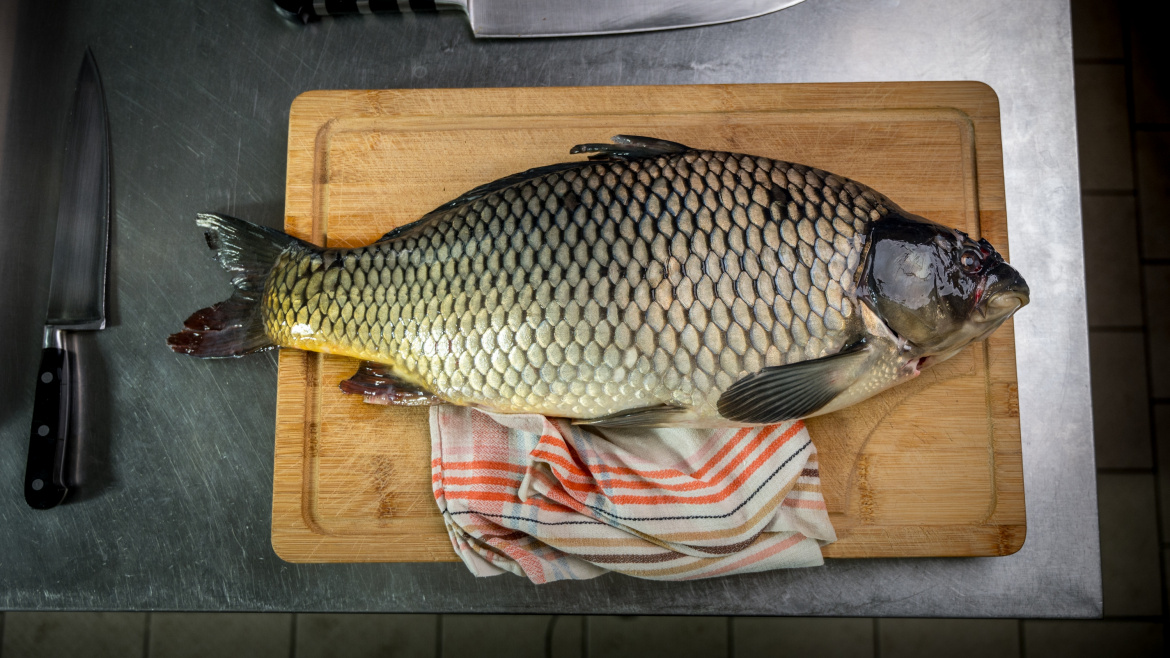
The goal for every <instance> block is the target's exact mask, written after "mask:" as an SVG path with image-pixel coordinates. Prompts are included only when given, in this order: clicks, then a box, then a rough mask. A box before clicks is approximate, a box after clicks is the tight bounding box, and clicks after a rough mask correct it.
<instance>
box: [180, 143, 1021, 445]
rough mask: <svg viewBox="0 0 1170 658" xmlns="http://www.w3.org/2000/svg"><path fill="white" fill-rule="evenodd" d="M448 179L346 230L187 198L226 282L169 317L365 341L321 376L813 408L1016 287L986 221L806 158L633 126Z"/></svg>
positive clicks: (246, 347)
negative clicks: (278, 222)
mask: <svg viewBox="0 0 1170 658" xmlns="http://www.w3.org/2000/svg"><path fill="white" fill-rule="evenodd" d="M613 141H614V144H583V145H579V146H576V147H574V148H573V149H572V150H571V153H589V154H591V156H590V159H588V160H581V161H577V162H568V163H563V164H557V165H552V166H547V167H540V168H536V169H531V170H529V171H525V172H523V173H519V174H515V175H512V176H508V177H505V178H502V179H500V180H497V181H494V182H492V183H488V184H486V185H483V186H481V187H478V188H475V189H473V190H471V191H470V192H467V193H466V194H464V195H463V196H461V197H459V198H457V199H455V200H453V201H451V202H449V203H446V204H444V205H442V206H440V207H439V208H437V209H435V210H434V211H432V212H430V213H428V214H426V215H425V216H423V217H422V218H421V219H419V220H418V221H416V222H414V223H412V224H409V225H406V226H402V227H400V228H397V229H394V230H393V231H390V232H389V233H387V234H386V235H385V236H383V237H382V238H381V239H380V240H378V241H377V242H375V243H373V244H371V245H369V246H366V247H361V248H358V249H323V248H320V247H317V246H314V245H312V244H309V243H306V242H303V241H301V240H297V239H295V238H292V237H290V236H288V235H285V234H284V233H281V232H279V231H275V230H272V229H268V228H263V227H259V226H256V225H253V224H250V223H248V222H244V221H242V220H239V219H234V218H231V217H225V216H222V215H210V214H203V215H200V216H199V219H198V224H199V225H200V226H201V227H203V228H205V229H207V231H208V232H207V241H208V244H209V245H210V246H211V247H212V249H214V250H215V253H216V256H217V258H218V260H219V262H220V263H221V264H222V265H223V267H224V268H226V269H227V270H228V271H229V272H231V273H233V275H234V279H233V284H234V285H235V288H236V291H235V293H234V294H233V295H232V297H231V298H230V299H228V300H227V301H224V302H221V303H219V304H216V305H215V306H212V307H210V308H206V309H203V310H201V311H198V312H196V313H195V314H194V315H192V316H191V317H190V318H188V319H187V321H186V323H185V328H184V329H183V330H182V331H181V332H179V333H176V334H174V335H172V336H171V337H170V338H169V339H168V343H169V344H170V346H171V348H172V349H174V350H175V351H177V352H183V353H187V354H192V355H195V356H201V357H222V356H238V355H241V354H246V353H248V352H252V351H256V350H260V349H264V348H268V347H272V346H275V345H281V346H288V347H296V348H300V349H305V350H314V351H319V352H328V353H333V354H343V355H347V356H352V357H356V358H359V359H362V360H364V361H365V362H364V363H363V364H362V365H361V367H360V369H359V371H358V373H357V374H356V375H355V376H354V377H353V378H351V379H349V380H347V381H345V382H342V385H341V386H342V388H343V389H344V390H346V391H348V392H353V393H362V394H365V395H366V396H367V398H368V399H369V400H370V401H375V402H382V403H388V404H434V403H441V402H443V403H452V404H461V405H472V406H476V407H480V408H483V409H487V410H491V411H496V412H515V413H540V414H545V415H549V416H560V417H567V418H572V419H576V420H577V421H578V422H582V423H592V424H596V425H608V426H620V425H642V426H664V425H691V426H726V425H748V424H761V423H774V422H778V421H781V420H786V419H794V418H802V417H807V416H814V415H818V414H823V413H828V412H830V411H834V410H836V409H840V408H842V407H845V406H847V405H850V404H853V403H856V402H859V401H861V400H864V399H866V398H868V397H870V396H872V395H874V394H876V393H878V392H880V391H882V390H885V389H887V388H889V387H890V386H893V385H895V384H897V383H899V382H902V381H905V380H907V379H909V378H912V377H914V376H916V375H917V374H918V373H919V372H920V371H921V370H922V369H923V368H924V367H927V366H928V365H930V364H932V363H936V362H939V361H942V360H944V359H947V358H950V357H951V356H953V355H955V354H956V353H958V352H959V351H960V350H961V349H962V348H963V347H965V346H966V345H968V344H969V343H971V342H973V341H977V340H981V339H983V338H986V337H987V336H988V335H989V334H990V333H991V332H992V331H994V330H995V329H996V327H998V326H999V325H1000V324H1001V323H1003V321H1004V320H1006V319H1007V318H1008V317H1009V316H1011V315H1012V313H1014V312H1015V311H1016V310H1017V309H1019V308H1020V307H1022V306H1023V305H1025V304H1027V303H1028V298H1029V297H1028V295H1029V291H1028V286H1027V284H1026V283H1025V282H1024V280H1023V278H1022V277H1021V276H1020V275H1019V274H1018V273H1017V272H1016V271H1015V270H1014V269H1012V267H1011V266H1010V265H1008V264H1007V263H1006V262H1004V260H1003V258H1002V257H1000V255H999V254H998V253H997V252H996V251H995V249H994V248H993V247H992V246H991V245H990V244H988V243H987V241H986V240H979V241H975V240H973V239H972V238H970V237H968V236H967V235H966V234H965V233H963V232H961V231H957V230H954V229H951V228H947V227H945V226H941V225H939V224H935V223H933V222H930V221H928V220H926V219H924V218H922V217H918V216H915V215H912V214H910V213H907V212H906V211H904V210H902V209H901V208H899V207H898V206H897V205H896V204H895V203H893V202H892V201H890V200H889V199H888V198H886V197H885V196H883V195H881V194H879V193H877V192H875V191H874V190H872V189H870V188H868V187H866V186H865V185H862V184H860V183H857V182H855V181H852V180H849V179H847V178H843V177H841V176H837V175H834V174H831V173H828V172H825V171H821V170H819V169H815V168H812V167H807V166H804V165H800V164H794V163H789V162H783V161H779V160H771V159H768V158H762V157H756V156H750V155H741V154H737V153H726V152H721V151H705V150H699V149H693V148H690V147H687V146H684V145H682V144H677V143H674V142H668V141H663V140H657V139H652V138H647V137H633V136H618V137H615V138H614V140H613Z"/></svg>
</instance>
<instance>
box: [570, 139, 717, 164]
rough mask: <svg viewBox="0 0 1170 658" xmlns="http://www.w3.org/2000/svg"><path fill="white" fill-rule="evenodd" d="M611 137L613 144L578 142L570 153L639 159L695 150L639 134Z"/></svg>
mask: <svg viewBox="0 0 1170 658" xmlns="http://www.w3.org/2000/svg"><path fill="white" fill-rule="evenodd" d="M610 139H611V140H612V141H613V144H578V145H576V146H574V147H573V148H572V149H570V150H569V153H572V154H577V153H590V154H591V155H590V156H589V159H590V160H638V159H640V158H656V157H658V156H660V155H674V154H676V153H684V152H686V151H693V150H694V149H692V148H691V147H689V146H687V145H685V144H679V143H678V142H668V141H667V140H665V139H655V138H653V137H639V136H638V135H614V136H613V137H611V138H610Z"/></svg>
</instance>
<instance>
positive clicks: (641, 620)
mask: <svg viewBox="0 0 1170 658" xmlns="http://www.w3.org/2000/svg"><path fill="white" fill-rule="evenodd" d="M727 625H728V620H727V618H726V617H589V619H588V621H587V622H586V628H585V633H586V635H587V638H586V642H587V644H588V646H589V658H601V657H604V658H691V657H692V656H693V657H694V658H718V657H720V656H726V655H727V653H728V646H727V628H728V626H727Z"/></svg>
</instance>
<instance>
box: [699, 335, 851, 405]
mask: <svg viewBox="0 0 1170 658" xmlns="http://www.w3.org/2000/svg"><path fill="white" fill-rule="evenodd" d="M868 359H869V348H868V347H867V346H865V345H858V346H856V347H852V348H849V349H846V350H844V351H841V352H838V353H837V354H834V355H832V356H826V357H823V358H820V359H813V360H811V361H801V362H800V363H790V364H788V365H783V366H772V367H770V368H764V369H763V370H761V371H759V372H757V373H755V374H752V375H748V376H747V377H744V378H743V379H741V380H739V381H737V382H735V383H734V384H732V385H731V387H730V388H728V389H727V390H726V391H724V392H723V395H721V396H720V397H719V402H718V403H717V405H716V408H717V409H718V410H719V413H720V415H722V416H723V417H724V418H726V419H728V420H733V421H735V422H738V423H758V424H767V423H779V422H781V421H785V420H794V419H796V418H805V417H807V416H811V415H812V414H814V413H816V412H817V410H819V409H821V408H823V407H824V406H825V405H827V404H829V403H830V402H832V401H833V398H835V397H837V396H838V395H840V394H841V393H842V392H843V391H844V390H845V389H847V388H849V387H850V386H851V385H852V384H853V383H854V382H856V381H857V379H858V378H859V377H860V376H861V374H862V367H863V366H864V365H865V362H866V361H867V360H868Z"/></svg>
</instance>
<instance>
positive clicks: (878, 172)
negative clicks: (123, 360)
mask: <svg viewBox="0 0 1170 658" xmlns="http://www.w3.org/2000/svg"><path fill="white" fill-rule="evenodd" d="M619 133H628V134H644V135H650V136H654V137H659V138H663V139H670V140H674V141H679V142H683V143H685V144H689V145H692V146H696V147H701V148H709V149H723V150H731V151H738V152H744V153H750V154H753V155H762V156H768V157H773V158H777V159H782V160H789V161H794V162H800V163H803V164H808V165H812V166H816V167H820V168H822V169H826V170H828V171H832V172H834V173H837V174H840V175H843V176H848V177H850V178H854V179H856V180H859V181H861V182H863V183H866V184H868V185H871V186H872V187H874V188H875V189H877V190H879V191H881V192H883V193H885V194H886V195H888V196H889V197H890V198H892V199H893V200H894V201H895V202H897V203H899V204H900V205H901V206H902V207H904V208H906V209H907V210H909V211H911V212H914V213H918V214H921V215H924V216H926V217H929V218H931V219H934V220H935V221H938V222H941V223H944V224H948V225H951V226H955V227H957V228H960V229H962V230H965V231H967V232H968V233H970V234H971V235H972V236H974V237H986V238H987V239H988V240H990V241H991V242H992V244H994V245H995V246H996V247H997V248H998V249H999V250H1000V252H1001V253H1003V254H1004V255H1005V256H1007V215H1006V212H1005V205H1004V180H1003V163H1002V146H1001V143H1000V126H999V104H998V101H997V99H996V96H995V93H994V92H993V91H992V90H991V88H990V87H987V86H986V85H983V84H981V83H977V82H927V83H856V84H808V85H705V86H675V87H592V88H541V89H430V90H383V91H315V92H308V93H305V94H302V95H301V96H300V97H298V98H297V99H296V101H294V103H293V105H292V108H291V111H290V116H289V147H288V180H287V193H286V206H285V229H286V230H287V231H288V232H289V233H290V234H292V235H295V236H297V237H300V238H304V239H306V240H310V241H312V242H314V243H317V244H327V245H329V246H331V247H338V246H341V247H352V246H358V245H363V244H367V243H369V242H372V241H374V240H376V239H377V238H378V237H379V236H381V235H382V234H383V233H385V232H387V231H389V230H390V229H391V228H394V227H395V226H400V225H402V224H406V223H408V222H410V221H413V220H414V219H417V218H418V217H419V216H421V215H422V214H423V213H425V212H427V211H428V210H430V209H432V208H434V207H436V206H438V205H440V204H442V203H444V202H446V201H448V200H450V199H451V198H454V197H455V196H458V195H459V194H460V193H462V192H463V191H465V190H468V189H470V188H472V187H475V186H477V185H479V184H482V183H484V182H487V181H490V180H494V179H496V178H499V177H500V176H503V175H506V174H510V173H514V172H516V171H520V170H523V169H527V168H529V167H535V166H539V165H543V164H552V163H554V162H563V161H565V160H568V159H571V157H570V156H568V149H569V148H570V147H571V146H572V145H574V144H578V143H583V142H597V141H606V140H608V138H609V137H610V136H611V135H615V134H619ZM1025 274H1026V273H1025ZM356 366H357V362H356V361H355V360H353V359H348V358H342V357H335V356H329V355H321V354H314V353H307V352H300V351H296V350H283V351H282V352H281V354H280V366H279V374H278V395H277V425H276V459H275V477H274V487H273V505H272V544H273V547H274V549H275V550H276V552H277V554H278V555H280V557H282V558H283V559H285V560H288V561H291V562H417V561H424V562H425V561H446V560H455V559H456V557H455V554H454V552H453V551H452V549H451V545H450V543H449V541H448V539H447V534H446V530H445V528H444V526H443V521H442V518H441V517H440V516H439V514H438V511H437V508H436V506H435V502H434V497H433V495H432V494H431V487H430V478H431V468H430V437H429V431H428V425H427V412H426V410H425V409H419V408H386V407H378V406H372V405H366V404H364V403H362V401H361V400H360V399H359V398H356V397H354V396H347V395H344V394H342V393H341V392H340V391H339V390H338V388H337V384H338V383H339V382H340V381H341V380H343V379H345V378H347V377H349V376H350V375H351V374H352V373H353V372H354V370H355V368H356ZM1018 409H1019V406H1018V402H1017V395H1016V370H1015V351H1014V337H1013V329H1012V324H1011V322H1008V323H1007V324H1005V325H1004V326H1003V327H1002V328H1001V329H1000V330H999V331H997V332H996V333H995V334H994V335H993V336H992V337H991V338H990V339H989V340H988V341H986V342H985V343H982V344H978V345H974V346H971V347H969V348H968V349H966V350H964V351H963V352H962V353H961V354H959V355H958V356H956V357H955V358H954V359H952V360H950V361H948V362H945V363H943V364H940V365H938V366H936V367H935V368H933V369H931V370H928V371H926V372H925V373H924V374H923V375H922V376H920V377H918V378H917V379H915V380H913V381H911V382H909V383H907V384H904V385H902V386H900V387H897V388H895V389H893V390H891V391H888V392H886V393H884V394H882V395H880V396H878V397H876V398H874V399H872V400H869V401H867V402H865V403H863V404H860V405H857V406H854V407H851V408H849V409H846V410H842V411H840V412H838V413H835V414H831V415H828V416H824V417H820V418H815V419H811V420H810V421H809V423H808V424H809V432H810V433H811V435H812V438H813V441H814V442H815V443H816V445H817V449H818V453H819V457H820V467H821V478H822V483H823V487H824V494H825V499H826V502H827V504H828V507H829V512H830V516H831V518H832V520H833V523H834V526H835V527H836V529H837V533H838V536H839V538H840V539H839V541H838V542H837V543H835V544H832V545H830V546H827V547H826V548H825V555H826V556H827V557H839V558H844V557H899V556H991V555H1006V554H1010V553H1013V552H1015V551H1016V550H1018V549H1019V548H1020V546H1021V545H1022V544H1023V542H1024V535H1025V531H1026V524H1025V519H1024V485H1023V469H1022V463H1021V455H1020V428H1019V411H1018Z"/></svg>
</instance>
